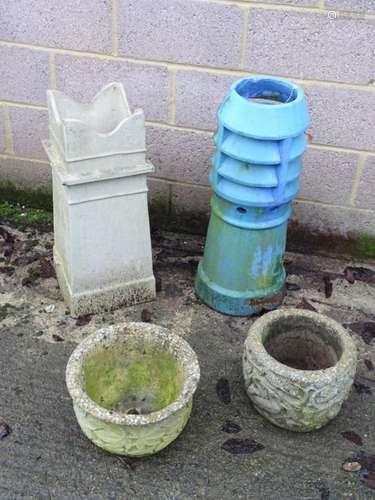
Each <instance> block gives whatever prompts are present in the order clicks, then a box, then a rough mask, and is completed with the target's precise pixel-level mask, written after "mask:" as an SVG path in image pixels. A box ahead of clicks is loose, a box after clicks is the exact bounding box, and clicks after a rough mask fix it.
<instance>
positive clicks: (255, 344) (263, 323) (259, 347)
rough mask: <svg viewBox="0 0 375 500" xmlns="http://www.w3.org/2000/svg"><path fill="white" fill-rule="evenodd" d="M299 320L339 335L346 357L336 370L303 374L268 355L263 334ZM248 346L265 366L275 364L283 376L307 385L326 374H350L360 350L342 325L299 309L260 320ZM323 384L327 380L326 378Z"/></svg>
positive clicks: (284, 311) (334, 367) (254, 324)
mask: <svg viewBox="0 0 375 500" xmlns="http://www.w3.org/2000/svg"><path fill="white" fill-rule="evenodd" d="M296 317H300V318H306V319H309V320H312V321H313V322H315V323H316V324H318V325H321V326H322V327H325V328H327V329H330V330H334V331H336V332H337V334H338V340H339V343H340V344H341V347H342V354H341V357H340V358H339V359H338V361H337V362H336V363H335V364H334V365H333V366H330V367H329V368H323V369H320V370H300V369H297V368H292V367H290V366H288V365H285V364H283V363H281V362H280V361H278V360H277V359H275V358H274V357H273V356H271V355H270V354H269V353H268V352H267V350H266V348H265V347H264V343H263V341H262V338H261V333H262V331H263V330H264V329H265V328H266V327H268V326H269V325H271V324H273V323H275V322H277V321H278V320H280V319H288V318H296ZM245 345H246V346H248V345H250V346H251V350H253V351H256V352H257V356H258V357H259V358H260V359H261V360H262V362H269V361H272V363H274V364H276V365H277V370H278V374H279V375H284V376H286V377H287V376H292V377H293V378H294V379H298V380H300V381H306V382H307V383H311V381H312V380H314V379H316V381H317V380H319V379H321V376H322V375H323V374H324V375H328V374H329V373H334V372H337V371H339V370H346V369H347V366H348V365H350V362H351V359H352V358H355V359H356V357H357V349H356V346H355V344H354V341H353V340H352V338H351V337H350V335H349V333H348V332H347V331H346V330H345V328H344V327H343V326H342V325H341V324H340V323H338V322H337V321H335V320H333V319H331V318H329V317H328V316H325V315H324V314H320V313H317V312H313V311H306V310H303V309H297V308H290V309H281V310H280V309H279V310H275V311H271V312H268V313H266V314H265V315H263V316H262V317H260V318H259V319H257V320H256V321H255V322H254V323H253V324H252V325H251V327H250V329H249V333H248V336H247V338H246V340H245ZM323 380H325V378H324V379H323Z"/></svg>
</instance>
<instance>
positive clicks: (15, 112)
mask: <svg viewBox="0 0 375 500" xmlns="http://www.w3.org/2000/svg"><path fill="white" fill-rule="evenodd" d="M10 121H11V126H12V132H13V145H14V152H15V154H16V155H18V156H29V157H33V158H40V159H42V160H46V159H47V155H46V153H45V151H44V148H43V146H42V139H44V138H45V137H46V136H47V135H48V112H47V110H44V109H33V108H19V107H10Z"/></svg>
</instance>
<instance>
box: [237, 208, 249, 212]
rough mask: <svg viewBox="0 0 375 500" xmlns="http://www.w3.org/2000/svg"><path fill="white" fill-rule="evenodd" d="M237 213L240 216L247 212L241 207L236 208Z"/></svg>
mask: <svg viewBox="0 0 375 500" xmlns="http://www.w3.org/2000/svg"><path fill="white" fill-rule="evenodd" d="M237 212H239V213H240V214H246V213H247V210H246V208H243V207H237Z"/></svg>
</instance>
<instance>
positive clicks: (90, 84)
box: [56, 55, 170, 121]
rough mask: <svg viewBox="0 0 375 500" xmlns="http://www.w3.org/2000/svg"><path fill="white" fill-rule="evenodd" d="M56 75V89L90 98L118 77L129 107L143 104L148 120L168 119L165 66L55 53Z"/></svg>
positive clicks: (81, 97) (78, 97)
mask: <svg viewBox="0 0 375 500" xmlns="http://www.w3.org/2000/svg"><path fill="white" fill-rule="evenodd" d="M56 79H57V88H58V89H59V90H62V91H63V92H64V93H66V94H69V95H71V96H72V97H73V98H75V99H77V100H80V101H83V100H84V99H88V100H91V99H92V98H93V97H94V95H95V94H96V91H97V89H98V88H100V87H101V86H103V85H105V84H107V83H108V82H110V81H120V82H122V83H123V84H124V86H125V88H126V92H127V97H128V99H129V104H130V106H131V107H132V109H135V108H137V107H141V108H144V110H145V113H146V119H148V120H157V121H167V120H168V99H169V89H170V81H169V80H170V78H169V74H168V70H167V69H166V68H165V67H160V66H151V65H146V64H135V63H134V64H133V63H128V62H125V61H113V60H103V59H96V58H94V57H75V56H70V55H57V56H56Z"/></svg>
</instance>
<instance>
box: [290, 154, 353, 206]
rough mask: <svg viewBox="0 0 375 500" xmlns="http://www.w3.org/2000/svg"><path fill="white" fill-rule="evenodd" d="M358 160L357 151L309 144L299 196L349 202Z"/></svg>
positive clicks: (308, 198)
mask: <svg viewBox="0 0 375 500" xmlns="http://www.w3.org/2000/svg"><path fill="white" fill-rule="evenodd" d="M357 163H358V155H357V154H353V153H341V152H336V151H325V150H319V149H312V148H309V149H308V150H307V152H306V154H305V156H304V157H303V171H302V176H301V189H300V192H299V197H300V198H304V199H307V200H315V201H321V202H325V203H335V204H338V205H339V204H342V205H345V204H348V203H349V201H350V195H351V192H352V187H353V182H354V177H355V173H356V171H357Z"/></svg>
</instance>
